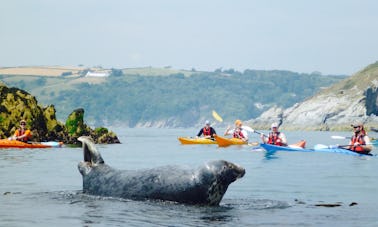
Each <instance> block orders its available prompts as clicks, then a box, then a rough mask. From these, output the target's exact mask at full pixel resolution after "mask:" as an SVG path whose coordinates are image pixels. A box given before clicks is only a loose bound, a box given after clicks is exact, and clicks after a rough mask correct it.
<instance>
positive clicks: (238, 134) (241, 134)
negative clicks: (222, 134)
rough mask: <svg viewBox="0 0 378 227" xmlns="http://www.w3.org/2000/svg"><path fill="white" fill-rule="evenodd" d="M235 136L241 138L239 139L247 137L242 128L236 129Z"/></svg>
mask: <svg viewBox="0 0 378 227" xmlns="http://www.w3.org/2000/svg"><path fill="white" fill-rule="evenodd" d="M233 137H234V138H239V139H245V136H244V135H243V133H242V131H241V130H235V131H234V134H233Z"/></svg>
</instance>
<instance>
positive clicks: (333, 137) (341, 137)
mask: <svg viewBox="0 0 378 227" xmlns="http://www.w3.org/2000/svg"><path fill="white" fill-rule="evenodd" d="M331 138H332V139H339V140H342V139H350V137H345V136H331Z"/></svg>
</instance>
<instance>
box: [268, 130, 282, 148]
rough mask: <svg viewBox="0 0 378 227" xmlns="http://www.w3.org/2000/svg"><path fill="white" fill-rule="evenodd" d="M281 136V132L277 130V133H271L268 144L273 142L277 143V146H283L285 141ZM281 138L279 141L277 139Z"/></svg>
mask: <svg viewBox="0 0 378 227" xmlns="http://www.w3.org/2000/svg"><path fill="white" fill-rule="evenodd" d="M279 136H280V132H277V133H273V132H271V133H269V138H268V144H273V145H277V146H283V143H282V141H281V138H279ZM278 139H279V140H280V141H277V140H278Z"/></svg>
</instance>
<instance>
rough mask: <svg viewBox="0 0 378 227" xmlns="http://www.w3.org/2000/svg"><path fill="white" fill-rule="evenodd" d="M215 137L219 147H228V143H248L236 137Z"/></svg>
mask: <svg viewBox="0 0 378 227" xmlns="http://www.w3.org/2000/svg"><path fill="white" fill-rule="evenodd" d="M215 139H216V140H217V143H218V146H219V147H228V146H230V145H244V144H248V143H247V142H245V141H243V140H241V139H238V138H226V137H222V136H218V135H216V136H215Z"/></svg>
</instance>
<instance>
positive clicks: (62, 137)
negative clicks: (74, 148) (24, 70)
mask: <svg viewBox="0 0 378 227" xmlns="http://www.w3.org/2000/svg"><path fill="white" fill-rule="evenodd" d="M55 113H56V110H55V107H54V105H49V106H47V107H41V106H40V105H39V104H38V101H37V100H36V98H35V97H34V96H32V95H31V94H29V93H28V92H26V91H24V90H21V89H18V88H8V87H7V86H6V85H5V84H3V83H0V138H2V139H4V138H7V137H10V136H11V135H13V133H14V132H15V130H16V129H17V127H18V126H19V122H20V120H21V119H24V120H26V122H27V128H29V129H31V131H32V135H33V137H32V141H62V142H64V143H66V144H74V143H76V141H77V140H76V139H77V138H78V137H80V136H81V135H89V136H91V137H92V138H93V139H94V141H95V142H96V143H120V141H119V140H118V138H117V136H116V134H115V133H113V132H111V131H108V130H107V129H106V128H102V129H101V130H98V129H91V128H90V127H88V126H87V125H85V124H84V110H83V109H78V110H75V111H73V113H72V114H71V115H70V116H69V118H68V119H67V122H66V124H63V123H61V122H59V121H58V120H57V119H56V115H55Z"/></svg>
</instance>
